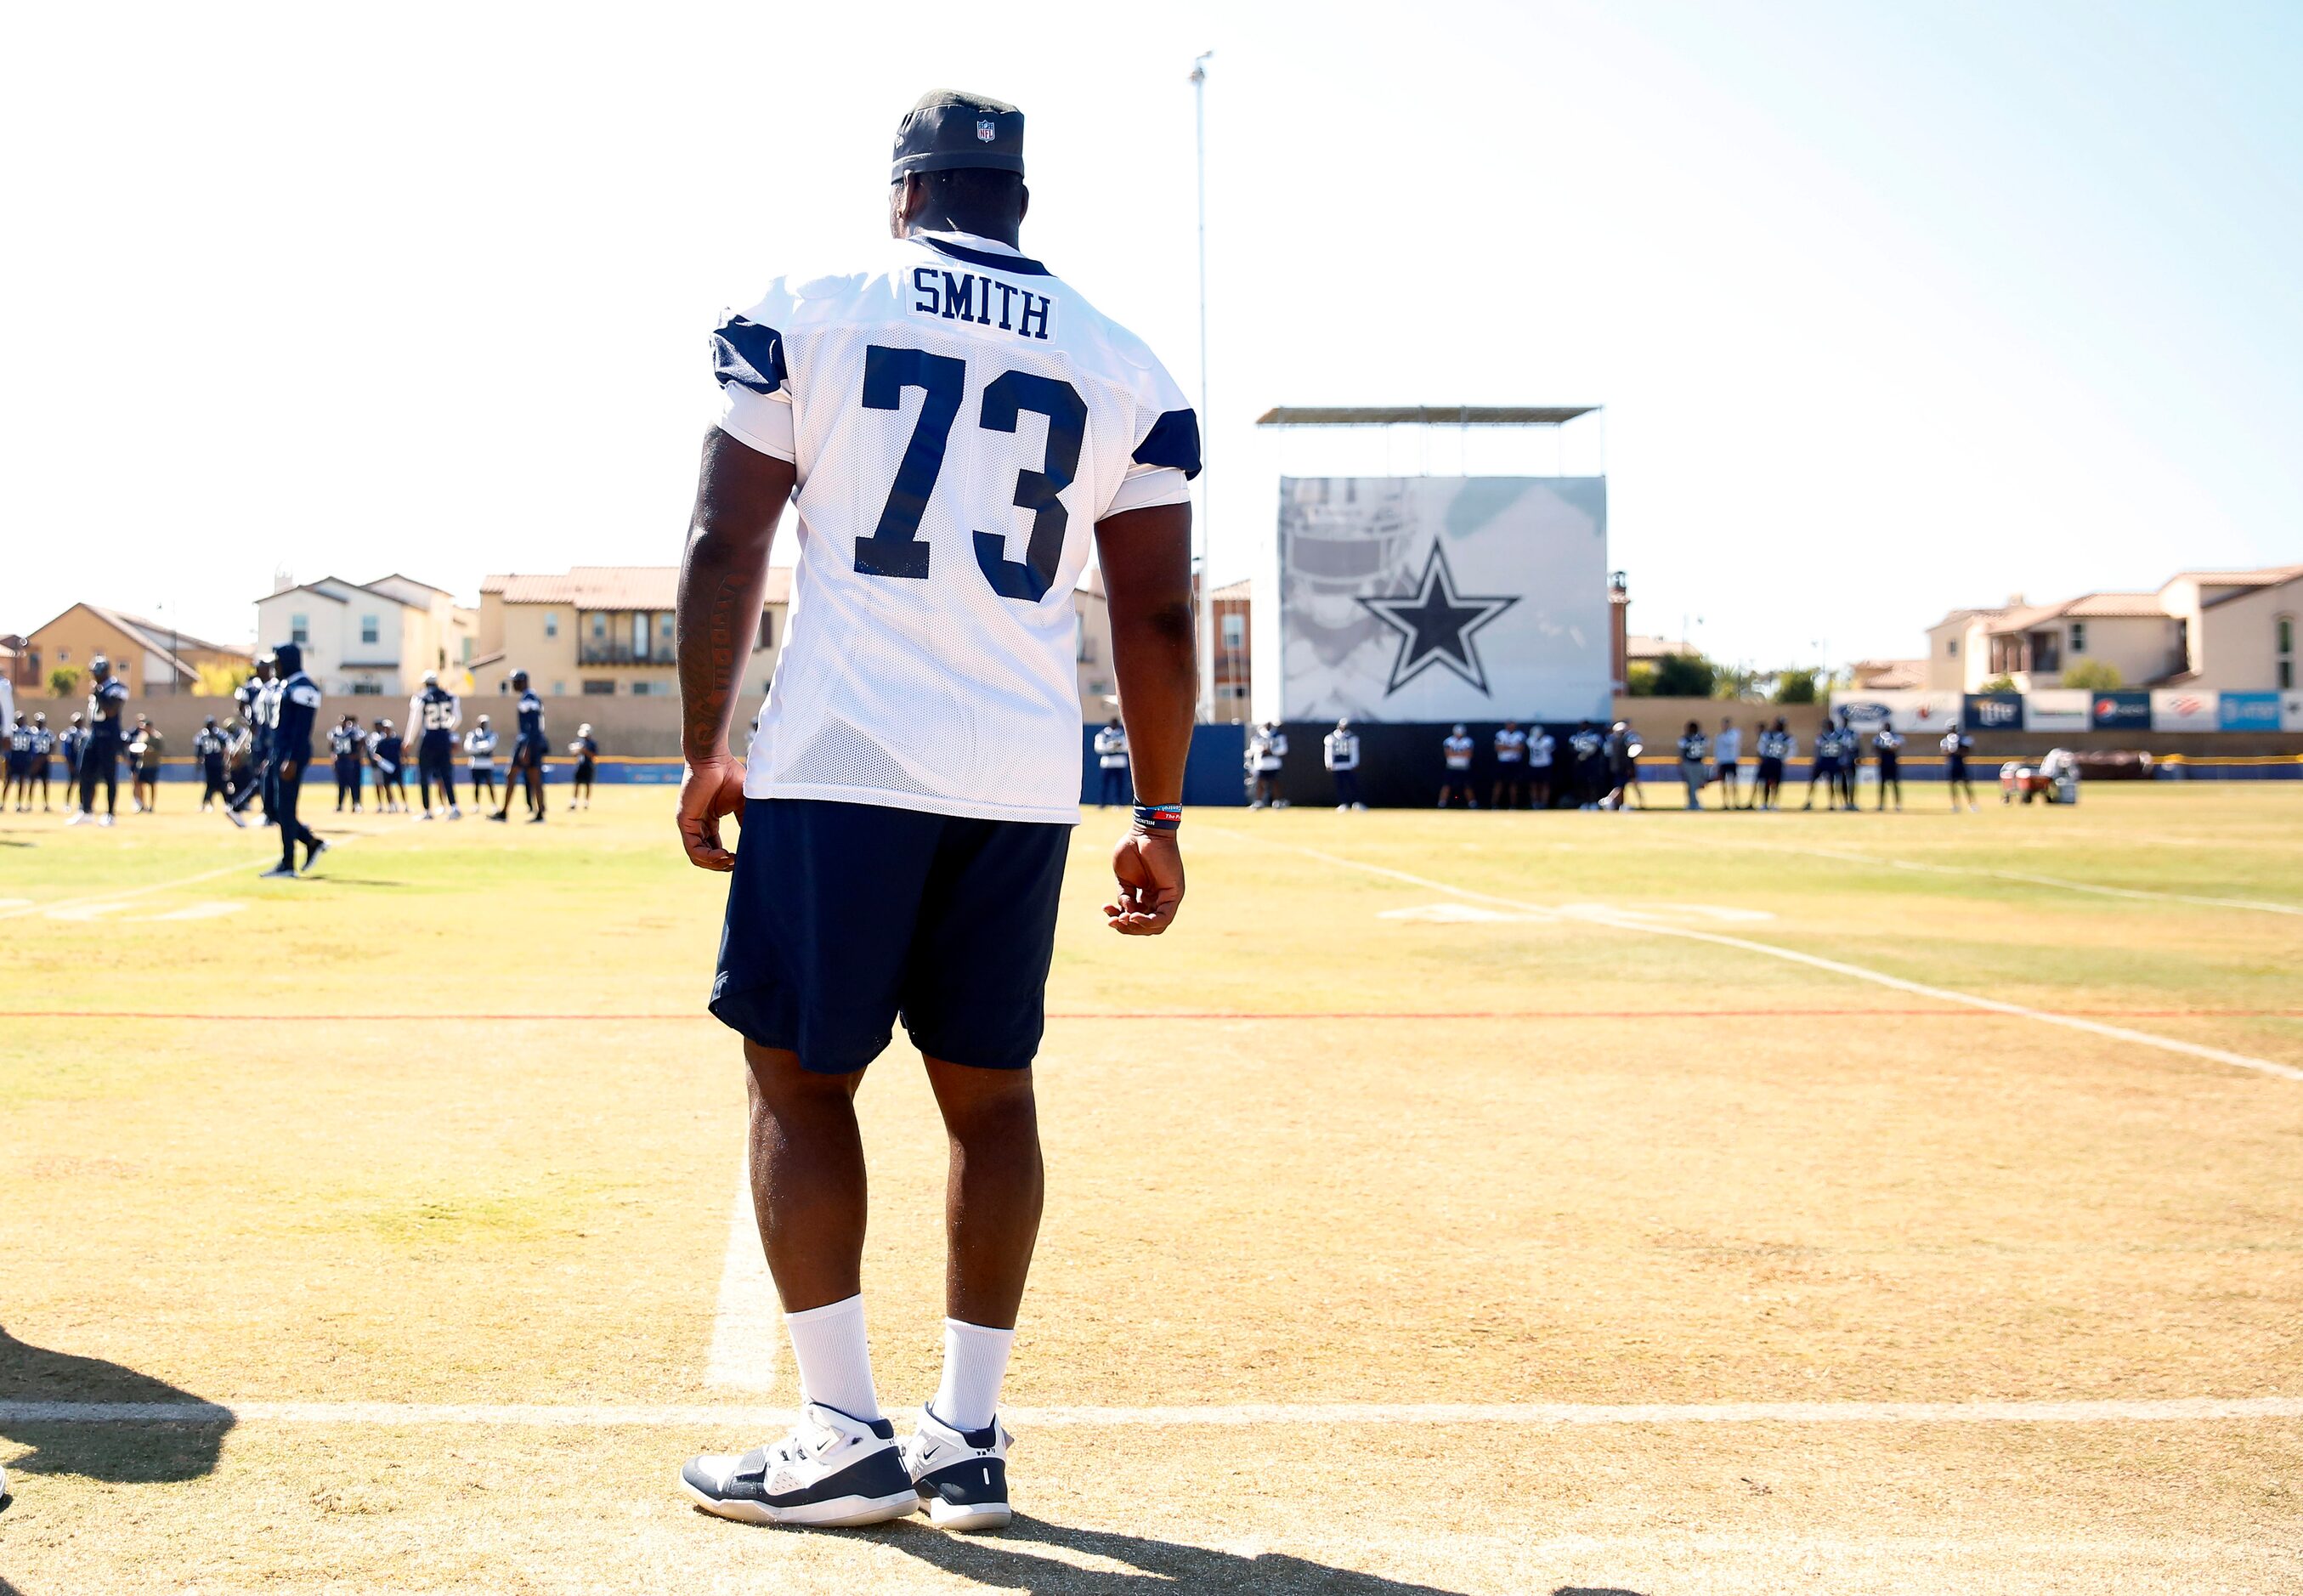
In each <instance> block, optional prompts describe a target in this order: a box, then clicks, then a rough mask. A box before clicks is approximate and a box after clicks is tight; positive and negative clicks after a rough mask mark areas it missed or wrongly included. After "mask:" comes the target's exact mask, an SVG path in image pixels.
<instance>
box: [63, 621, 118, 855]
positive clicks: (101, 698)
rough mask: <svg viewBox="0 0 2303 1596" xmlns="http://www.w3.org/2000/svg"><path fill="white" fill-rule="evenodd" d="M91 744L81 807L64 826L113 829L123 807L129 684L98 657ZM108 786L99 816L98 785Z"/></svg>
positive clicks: (92, 666) (83, 754)
mask: <svg viewBox="0 0 2303 1596" xmlns="http://www.w3.org/2000/svg"><path fill="white" fill-rule="evenodd" d="M88 674H89V682H90V684H91V685H90V686H89V691H88V743H87V745H86V746H85V747H82V748H81V749H80V807H79V808H78V809H77V810H75V811H73V814H72V818H71V819H70V820H68V821H66V822H65V824H67V825H78V824H80V823H81V822H82V821H89V822H92V823H95V824H97V825H110V824H112V823H113V820H114V815H115V812H116V811H117V810H118V809H119V807H120V753H121V743H122V737H121V725H120V714H121V712H122V710H123V709H125V708H126V707H127V706H128V684H127V683H125V682H123V681H122V680H119V679H118V678H117V677H115V676H114V675H113V674H112V662H111V661H110V660H108V659H106V658H105V656H104V655H102V654H97V656H96V657H95V658H94V659H92V660H90V661H89V663H88ZM98 781H102V782H103V783H104V813H103V814H102V815H98V814H97V812H96V784H97V782H98Z"/></svg>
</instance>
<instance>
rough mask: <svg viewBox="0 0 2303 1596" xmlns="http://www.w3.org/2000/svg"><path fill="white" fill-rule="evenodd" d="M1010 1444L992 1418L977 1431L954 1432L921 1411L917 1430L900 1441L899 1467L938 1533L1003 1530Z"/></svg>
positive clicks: (1005, 1431) (1013, 1441) (931, 1412)
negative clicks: (901, 1459)
mask: <svg viewBox="0 0 2303 1596" xmlns="http://www.w3.org/2000/svg"><path fill="white" fill-rule="evenodd" d="M1015 1444H1016V1438H1015V1437H1014V1436H1013V1435H1011V1434H1009V1433H1008V1427H1007V1426H1006V1425H1004V1424H1002V1423H1000V1421H999V1420H998V1419H997V1418H994V1419H993V1420H992V1421H991V1423H989V1424H986V1425H985V1426H984V1427H983V1429H981V1430H955V1429H953V1428H952V1427H951V1426H950V1425H949V1424H947V1423H944V1422H943V1421H942V1420H941V1419H940V1418H938V1417H936V1416H935V1413H934V1410H933V1409H932V1408H927V1407H923V1408H921V1409H920V1423H919V1428H918V1429H916V1430H915V1431H913V1432H912V1439H911V1440H908V1441H907V1442H905V1443H904V1466H905V1467H906V1468H907V1469H908V1470H910V1471H911V1476H912V1488H913V1489H914V1490H916V1491H918V1492H919V1493H920V1499H921V1500H922V1501H924V1502H925V1503H926V1504H927V1509H928V1522H929V1523H930V1524H933V1525H935V1526H936V1528H938V1529H940V1530H1004V1529H1006V1528H1007V1527H1008V1520H1009V1519H1010V1518H1012V1517H1014V1516H1015V1515H1014V1513H1013V1512H1011V1511H1010V1510H1009V1508H1008V1448H1009V1447H1012V1446H1014V1445H1015Z"/></svg>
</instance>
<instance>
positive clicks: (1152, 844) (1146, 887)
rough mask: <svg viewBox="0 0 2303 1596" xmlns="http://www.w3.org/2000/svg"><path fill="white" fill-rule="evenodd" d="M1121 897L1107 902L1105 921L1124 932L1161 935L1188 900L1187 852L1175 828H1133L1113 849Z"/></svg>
mask: <svg viewBox="0 0 2303 1596" xmlns="http://www.w3.org/2000/svg"><path fill="white" fill-rule="evenodd" d="M1111 874H1113V875H1114V876H1116V877H1117V878H1118V882H1119V900H1118V902H1116V903H1107V904H1105V905H1104V906H1103V912H1104V915H1105V916H1106V919H1105V923H1106V924H1107V925H1109V926H1110V927H1111V928H1112V929H1113V930H1114V931H1116V932H1118V933H1120V934H1121V935H1122V936H1158V935H1159V934H1160V933H1161V932H1163V931H1165V930H1167V929H1168V926H1169V925H1173V924H1174V923H1175V919H1176V910H1177V908H1179V907H1180V906H1181V905H1182V903H1183V901H1184V853H1183V850H1182V849H1179V848H1177V846H1176V833H1175V832H1141V831H1131V832H1128V833H1127V834H1126V836H1124V837H1122V838H1121V839H1120V840H1119V846H1118V848H1116V849H1112V853H1111Z"/></svg>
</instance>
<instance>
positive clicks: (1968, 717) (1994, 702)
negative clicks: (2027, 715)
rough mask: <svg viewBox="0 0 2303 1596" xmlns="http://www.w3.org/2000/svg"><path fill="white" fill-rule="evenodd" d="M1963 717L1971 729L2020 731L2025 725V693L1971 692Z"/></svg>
mask: <svg viewBox="0 0 2303 1596" xmlns="http://www.w3.org/2000/svg"><path fill="white" fill-rule="evenodd" d="M1962 718H1963V719H1964V721H1965V722H1966V725H1967V729H1968V730H1970V731H2020V730H2022V726H2023V695H2022V694H2020V693H1970V694H1968V695H1967V704H1966V707H1965V709H1964V711H1963V713H1962Z"/></svg>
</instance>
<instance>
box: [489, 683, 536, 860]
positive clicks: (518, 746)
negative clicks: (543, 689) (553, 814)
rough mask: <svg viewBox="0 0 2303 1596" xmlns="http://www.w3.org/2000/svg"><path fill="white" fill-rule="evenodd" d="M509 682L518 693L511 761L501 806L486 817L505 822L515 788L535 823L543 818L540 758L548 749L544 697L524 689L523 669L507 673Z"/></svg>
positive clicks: (532, 821)
mask: <svg viewBox="0 0 2303 1596" xmlns="http://www.w3.org/2000/svg"><path fill="white" fill-rule="evenodd" d="M511 685H512V688H513V689H514V690H515V691H517V692H518V693H519V708H518V711H517V713H518V714H519V725H518V728H517V729H516V730H514V732H513V734H512V740H511V764H510V767H509V768H508V769H507V770H506V771H505V772H504V796H503V807H502V808H501V809H499V810H497V811H496V812H495V813H494V814H493V815H489V816H488V818H489V819H490V820H493V821H497V822H499V823H509V822H510V819H511V795H512V793H513V791H514V790H518V791H519V793H520V794H521V796H523V797H524V798H527V807H528V811H529V813H528V816H527V823H528V824H530V825H538V824H541V823H543V820H544V756H546V755H547V754H548V753H549V752H550V751H551V745H549V744H548V743H546V742H545V741H544V700H543V699H542V698H540V697H537V696H536V694H535V693H532V692H530V691H529V690H528V686H527V671H513V672H512V673H511Z"/></svg>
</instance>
